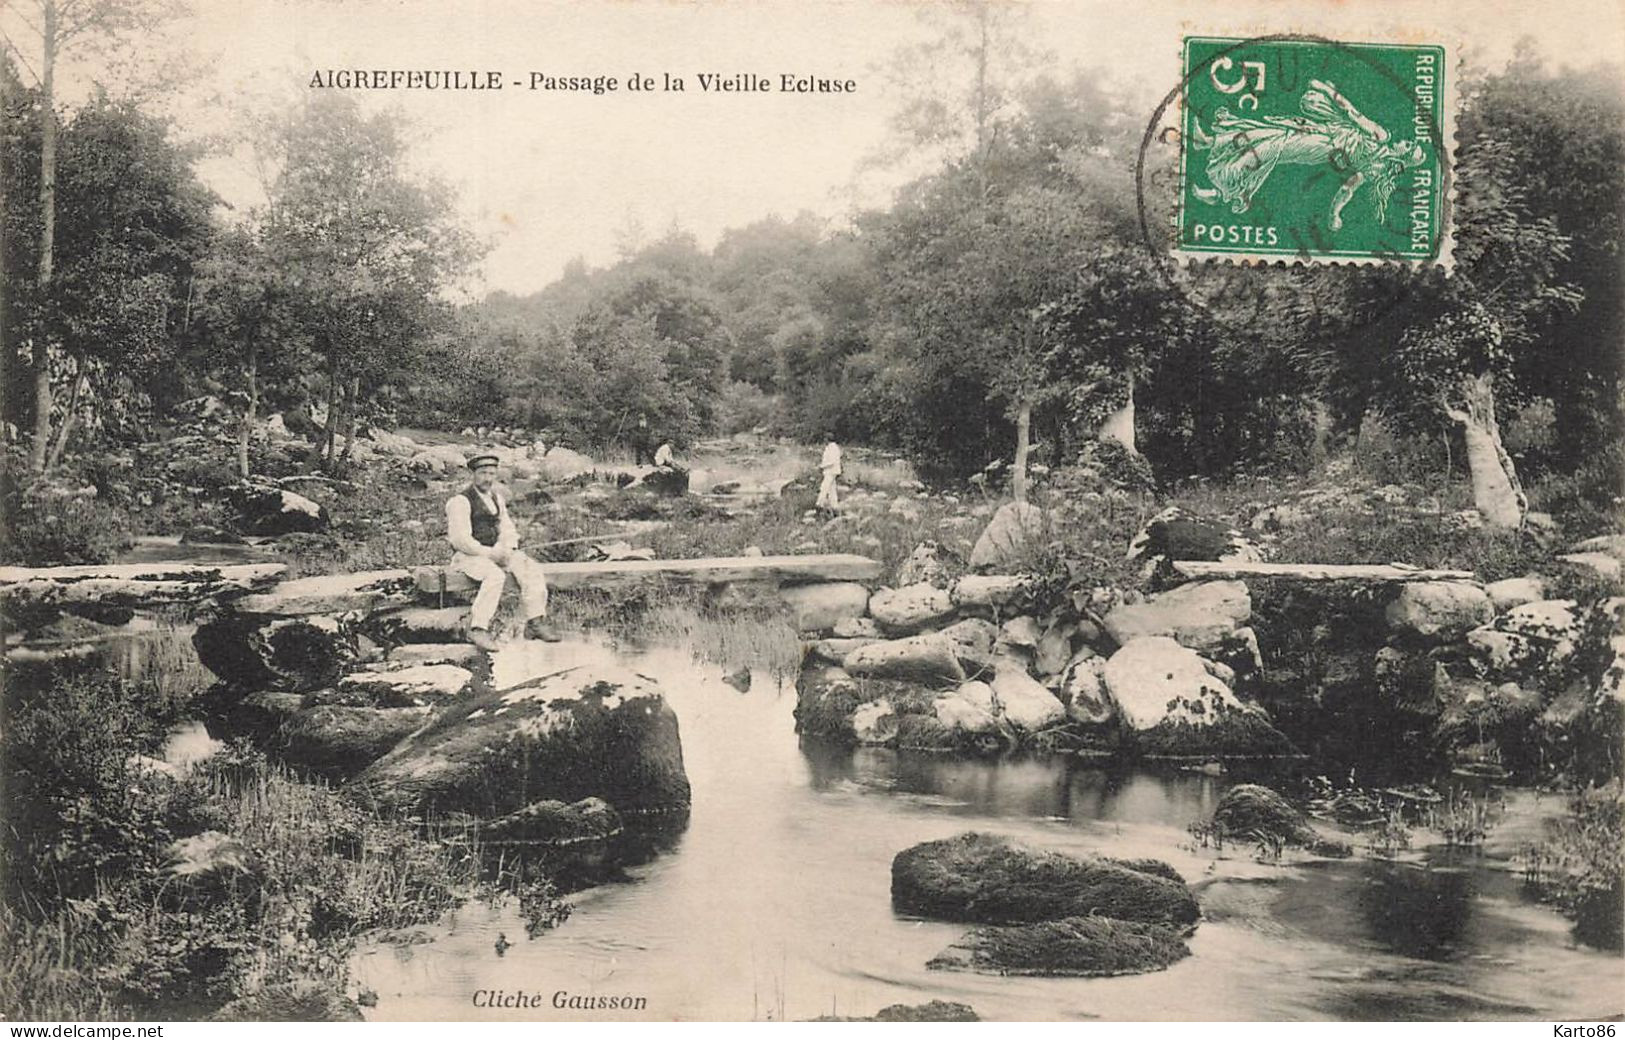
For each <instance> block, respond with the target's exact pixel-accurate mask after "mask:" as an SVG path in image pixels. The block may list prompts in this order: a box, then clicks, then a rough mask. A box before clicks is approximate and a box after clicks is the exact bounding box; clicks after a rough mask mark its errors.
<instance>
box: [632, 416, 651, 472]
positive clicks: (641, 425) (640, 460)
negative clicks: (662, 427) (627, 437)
mask: <svg viewBox="0 0 1625 1040" xmlns="http://www.w3.org/2000/svg"><path fill="white" fill-rule="evenodd" d="M649 449H650V443H649V420H648V418H646V417H645V416H642V415H640V416H638V424H637V426H636V427H634V428H633V430H632V465H634V466H641V465H643V464H644V460H645V459H651V456H650V454H649Z"/></svg>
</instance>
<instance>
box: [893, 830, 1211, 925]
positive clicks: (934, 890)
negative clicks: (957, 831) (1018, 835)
mask: <svg viewBox="0 0 1625 1040" xmlns="http://www.w3.org/2000/svg"><path fill="white" fill-rule="evenodd" d="M1159 867H1161V869H1160V870H1158V871H1157V872H1156V873H1148V872H1147V871H1146V870H1144V869H1134V868H1132V867H1129V866H1127V865H1125V864H1124V863H1122V862H1118V861H1113V860H1108V859H1079V858H1077V857H1073V856H1067V855H1063V854H1061V853H1057V852H1043V851H1039V850H1036V849H1030V848H1025V847H1023V846H1021V845H1017V844H1014V843H1012V842H1010V841H1008V840H1006V839H1004V838H1000V837H996V836H993V835H988V834H976V833H970V834H961V835H959V836H958V837H954V838H947V839H944V840H942V841H928V842H925V843H923V844H920V845H915V846H914V847H913V848H909V849H904V850H903V851H902V852H900V853H898V854H897V857H896V858H895V859H893V860H892V887H891V891H892V907H893V909H895V910H897V911H898V912H900V913H907V914H918V915H920V916H922V917H935V918H940V919H943V920H948V921H971V922H975V923H978V924H1026V923H1030V922H1034V921H1051V920H1058V919H1060V918H1066V917H1080V916H1104V917H1115V918H1118V919H1120V920H1123V921H1134V922H1140V923H1148V924H1162V925H1167V926H1170V927H1173V928H1177V929H1181V930H1186V929H1190V928H1192V927H1194V926H1195V924H1196V919H1197V917H1198V915H1199V913H1200V911H1199V908H1198V907H1197V904H1196V898H1195V897H1194V896H1193V895H1191V891H1190V889H1189V888H1187V887H1185V885H1184V883H1183V882H1180V881H1176V880H1174V878H1175V877H1177V876H1178V875H1177V874H1174V873H1173V870H1172V868H1170V867H1167V866H1166V865H1165V864H1159Z"/></svg>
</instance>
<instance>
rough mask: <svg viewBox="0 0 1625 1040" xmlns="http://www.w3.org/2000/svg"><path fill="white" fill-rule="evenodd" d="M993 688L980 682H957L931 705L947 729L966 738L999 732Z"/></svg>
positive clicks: (938, 719) (937, 717) (939, 720)
mask: <svg viewBox="0 0 1625 1040" xmlns="http://www.w3.org/2000/svg"><path fill="white" fill-rule="evenodd" d="M997 710H998V709H997V707H996V706H995V703H994V700H993V688H992V687H991V686H989V685H988V684H987V683H984V682H967V683H961V684H960V686H959V688H958V689H956V690H954V692H952V693H947V694H943V695H942V696H941V697H938V698H937V699H936V702H935V703H934V704H933V705H932V713H933V714H934V715H935V716H936V719H937V721H938V722H940V723H942V724H943V725H944V726H945V727H947V728H948V729H949V730H951V731H954V732H957V733H961V734H964V735H967V736H970V737H981V736H985V735H988V734H993V733H997V732H998V731H999V722H998V719H997V718H995V713H996V712H997Z"/></svg>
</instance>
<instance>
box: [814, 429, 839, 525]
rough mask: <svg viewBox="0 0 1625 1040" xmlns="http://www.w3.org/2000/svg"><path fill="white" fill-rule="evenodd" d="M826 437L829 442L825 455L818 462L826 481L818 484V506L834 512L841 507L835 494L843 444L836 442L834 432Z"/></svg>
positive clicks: (825, 447) (825, 448)
mask: <svg viewBox="0 0 1625 1040" xmlns="http://www.w3.org/2000/svg"><path fill="white" fill-rule="evenodd" d="M826 439H827V440H828V441H829V443H828V444H826V445H824V457H823V458H822V459H820V460H819V462H818V468H819V469H821V470H823V471H824V482H823V483H822V484H820V485H818V502H817V506H818V508H819V509H828V510H829V511H830V512H834V511H836V510H837V509H839V508H840V502H839V501H838V500H837V498H836V495H835V478H836V477H838V476H840V475H841V446H840V445H839V444H836V443H835V435H834V434H830V435H829V437H828V438H826Z"/></svg>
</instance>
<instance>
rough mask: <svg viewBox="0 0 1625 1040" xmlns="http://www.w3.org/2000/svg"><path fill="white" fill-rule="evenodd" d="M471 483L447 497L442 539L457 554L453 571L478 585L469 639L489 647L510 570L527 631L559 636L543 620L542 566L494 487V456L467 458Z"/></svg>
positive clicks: (493, 643) (549, 637)
mask: <svg viewBox="0 0 1625 1040" xmlns="http://www.w3.org/2000/svg"><path fill="white" fill-rule="evenodd" d="M468 468H469V469H470V470H472V471H473V473H474V479H473V482H472V483H470V484H469V486H468V487H467V488H466V489H464V490H463V491H460V492H458V493H457V494H455V495H453V496H452V497H451V498H449V499H447V500H446V537H447V538H448V539H449V540H450V542H451V547H452V548H453V549H456V550H457V555H455V556H453V557H452V558H451V567H452V569H453V570H456V571H460V572H462V573H463V574H466V575H468V576H469V577H470V578H473V579H474V580H475V581H477V582H479V583H480V591H479V592H478V593H476V594H475V596H474V608H473V610H472V611H471V612H470V614H469V635H468V641H469V642H471V643H473V644H474V645H475V646H477V647H479V648H480V649H482V650H493V649H495V648H496V641H495V640H493V639H492V638H491V621H492V619H493V618H495V617H496V612H497V605H498V604H499V603H501V602H502V586H503V585H504V584H505V583H506V582H507V579H508V575H509V574H512V575H513V576H514V578H515V580H517V581H518V582H519V593H520V596H521V598H522V599H523V600H524V610H525V619H526V622H527V628H528V630H529V631H528V633H527V634H529V635H530V636H531V637H532V638H534V639H543V640H546V641H548V642H554V641H556V640H557V639H558V638H559V637H558V635H557V634H556V633H555V632H554V631H553V630H552V628H551V627H550V626H549V625H548V624H547V622H546V621H545V620H544V619H545V618H546V616H547V580H546V578H545V577H544V576H543V574H542V568H541V565H540V564H538V563H537V562H536V561H535V560H533V559H531V558H530V557H529V556H526V555H525V554H524V553H522V552H520V551H519V530H518V528H516V527H515V526H514V523H513V517H511V516H510V515H509V514H508V500H507V498H506V497H504V496H503V494H502V493H501V492H500V491H498V490H497V486H496V482H497V457H496V456H495V455H476V456H474V457H473V458H472V459H469V460H468Z"/></svg>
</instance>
